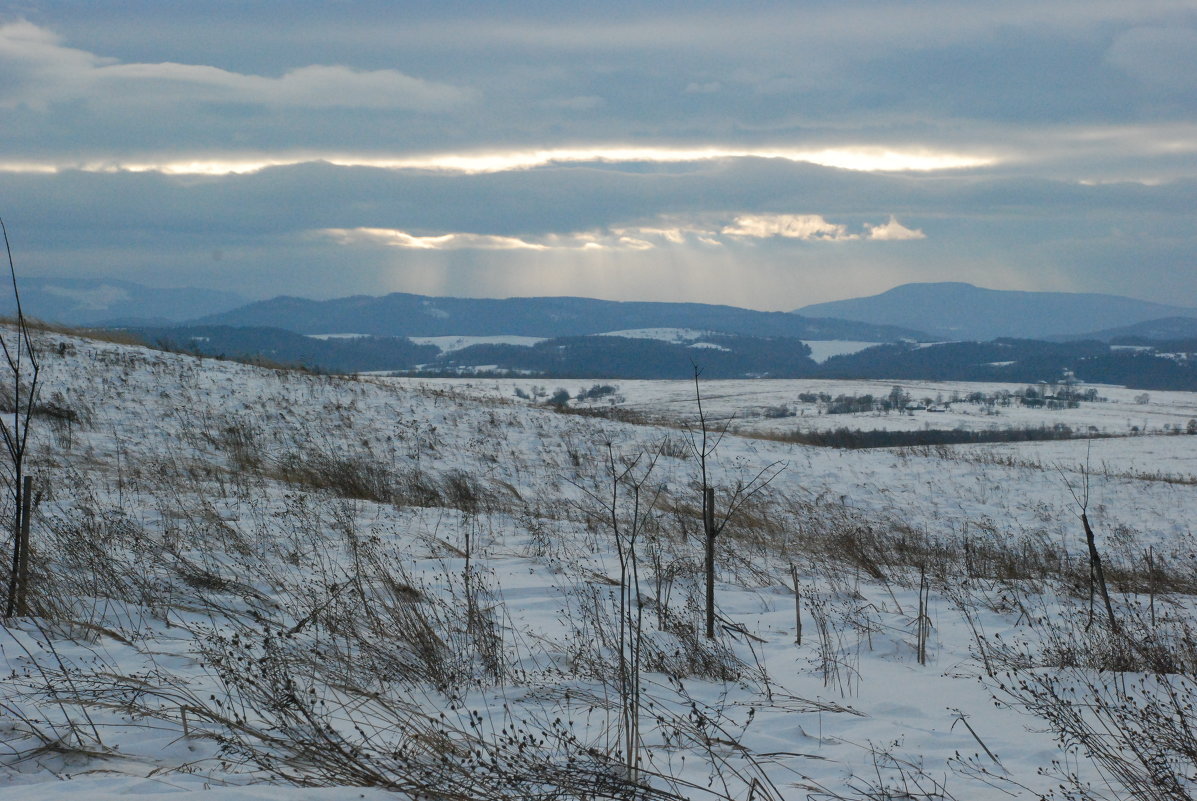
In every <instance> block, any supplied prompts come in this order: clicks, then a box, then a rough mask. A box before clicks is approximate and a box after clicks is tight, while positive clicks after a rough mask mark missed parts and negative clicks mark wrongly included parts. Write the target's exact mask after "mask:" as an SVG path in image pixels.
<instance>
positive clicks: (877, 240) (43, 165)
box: [0, 0, 1197, 310]
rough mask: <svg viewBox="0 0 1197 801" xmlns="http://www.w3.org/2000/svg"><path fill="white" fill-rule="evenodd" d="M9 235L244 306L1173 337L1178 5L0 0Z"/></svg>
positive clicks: (3, 205) (1191, 144)
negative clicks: (885, 309) (635, 304)
mask: <svg viewBox="0 0 1197 801" xmlns="http://www.w3.org/2000/svg"><path fill="white" fill-rule="evenodd" d="M575 5H577V6H578V7H575ZM0 216H2V217H3V219H4V221H5V223H6V225H7V227H8V231H9V235H10V239H11V244H12V248H13V255H14V260H15V262H16V265H17V269H18V271H19V272H20V273H21V274H24V275H38V276H58V277H80V278H105V279H115V278H120V279H125V280H132V281H136V282H139V283H143V284H147V285H150V286H160V287H182V286H194V287H202V288H209V289H223V290H229V291H234V292H239V293H241V294H243V295H245V296H246V297H248V298H266V297H273V296H275V295H280V294H287V295H299V296H304V297H312V298H330V297H341V296H345V295H351V294H383V293H386V292H396V291H402V292H417V293H422V294H432V295H456V296H471V297H511V296H530V295H575V296H586V297H600V298H609V299H615V300H661V301H666V300H668V301H698V302H707V303H728V304H732V305H738V306H745V307H749V308H757V309H767V310H790V309H794V308H799V307H801V306H804V305H806V304H808V303H817V302H822V301H827V300H835V299H839V298H846V297H856V296H861V295H869V294H874V293H876V292H881V291H884V290H886V289H889V288H891V287H893V286H896V285H898V284H903V283H907V282H912V281H967V282H970V283H974V284H977V285H980V286H986V287H991V288H996V289H1018V290H1063V291H1087V292H1109V293H1114V294H1121V295H1129V296H1132V297H1138V298H1143V299H1147V300H1155V301H1159V302H1165V303H1172V304H1178V305H1188V306H1197V280H1195V279H1197V258H1195V255H1194V254H1197V0H1185V1H1163V0H1136V1H1135V2H1126V0H1000V2H991V1H990V0H970V2H967V3H964V2H959V0H942V1H941V0H925V1H924V0H901V1H893V2H891V1H890V0H868V1H854V0H836V1H835V2H830V1H827V2H824V0H812V1H811V2H784V3H782V2H777V3H774V2H754V3H740V2H723V3H713V2H704V1H703V0H686V1H685V2H680V1H679V2H660V1H658V2H645V1H644V0H641V1H640V2H619V1H618V0H617V1H616V2H606V3H603V4H587V5H584V6H583V5H581V4H569V3H560V2H547V1H546V2H540V1H539V0H537V1H536V2H511V3H502V4H500V3H482V2H475V3H468V2H443V1H442V2H435V3H433V2H420V1H419V0H413V1H412V2H404V3H393V2H349V1H348V0H344V1H342V2H336V1H333V2H310V1H309V0H288V2H273V1H271V0H261V1H260V2H254V3H212V2H196V1H195V0H187V1H186V2H178V1H176V0H125V1H123V2H120V3H95V2H90V1H89V2H83V1H82V0H80V1H78V2H68V1H67V0H60V1H58V2H36V0H18V1H16V2H9V1H8V0H0Z"/></svg>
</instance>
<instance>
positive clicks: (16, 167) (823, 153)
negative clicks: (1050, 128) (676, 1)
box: [0, 146, 996, 175]
mask: <svg viewBox="0 0 1197 801" xmlns="http://www.w3.org/2000/svg"><path fill="white" fill-rule="evenodd" d="M729 158H766V159H785V160H786V161H793V162H802V163H807V164H817V165H820V166H823V167H836V168H839V169H845V170H856V171H861V172H906V171H918V172H927V171H933V170H957V169H966V168H971V167H985V166H989V165H992V164H994V163H995V162H996V159H994V158H992V157H988V156H978V155H970V154H965V153H952V152H947V151H934V150H926V149H910V150H901V149H889V148H878V147H843V148H825V149H821V150H800V149H786V148H724V147H705V148H669V147H603V146H595V147H585V148H548V149H529V150H510V151H502V152H471V153H436V154H427V155H419V156H406V157H402V158H397V157H395V158H388V157H382V156H347V155H336V154H320V153H305V154H297V155H293V156H282V157H274V158H270V157H262V156H240V157H238V156H232V157H228V158H210V159H186V160H182V159H179V160H172V159H169V158H162V159H160V160H158V159H138V160H130V161H121V160H119V159H113V160H95V161H86V162H75V163H59V164H52V163H33V162H10V163H2V162H0V171H4V172H56V171H60V170H70V169H75V170H83V171H85V172H160V173H163V174H166V175H236V174H245V173H252V172H257V171H258V170H263V169H266V168H268V167H280V166H288V165H294V164H304V163H310V162H316V161H322V162H326V163H329V164H334V165H337V166H341V167H375V168H379V169H393V170H433V171H444V172H457V173H467V174H479V173H494V172H507V171H511V170H528V169H534V168H536V167H544V166H548V165H551V164H580V163H604V164H620V163H660V164H677V163H684V162H700V161H714V160H718V159H729Z"/></svg>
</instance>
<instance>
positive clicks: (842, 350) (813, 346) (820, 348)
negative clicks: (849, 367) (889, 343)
mask: <svg viewBox="0 0 1197 801" xmlns="http://www.w3.org/2000/svg"><path fill="white" fill-rule="evenodd" d="M802 341H803V342H804V343H806V344H807V345H808V346H809V347H810V357H811V358H812V359H814V360H815V361H816V362H818V363H819V364H822V363H823V362H825V361H827V360H828V359H830V358H831V357H832V356H850V355H851V354H853V353H860V352H861V351H862V350H865V349H867V348H872V347H875V346H877V345H881V344H884V343H881V342H857V341H855V340H849V339H828V340H820V339H804V340H802Z"/></svg>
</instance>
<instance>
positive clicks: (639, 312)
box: [188, 292, 926, 342]
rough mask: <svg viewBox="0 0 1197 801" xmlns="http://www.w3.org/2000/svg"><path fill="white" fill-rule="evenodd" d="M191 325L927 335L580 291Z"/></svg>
mask: <svg viewBox="0 0 1197 801" xmlns="http://www.w3.org/2000/svg"><path fill="white" fill-rule="evenodd" d="M188 324H189V325H231V326H260V327H271V328H283V329H286V330H289V331H295V332H296V333H301V334H333V333H354V334H369V335H373V336H405V337H411V336H420V337H427V336H454V335H456V336H465V335H469V336H493V335H518V336H536V337H568V336H587V335H590V334H601V333H606V332H609V331H621V330H627V329H636V328H694V329H705V330H711V331H719V332H723V333H729V334H743V335H749V336H785V337H795V338H805V339H856V340H868V341H877V342H892V341H898V340H901V339H925V338H926V335H925V334H924V333H923V332H922V331H921V330H919V329H914V328H907V327H901V326H888V325H874V324H871V323H856V322H854V321H847V320H836V319H829V318H819V319H806V318H804V317H802V316H801V315H794V314H791V313H789V312H765V311H756V310H753V309H742V308H739V307H736V306H727V305H715V304H706V303H668V302H650V301H614V300H600V299H596V298H578V297H522V298H454V297H436V296H429V295H416V294H411V293H405V292H393V293H390V294H388V295H382V296H371V295H352V296H349V297H345V298H333V299H331V300H309V299H306V298H297V297H294V296H279V297H277V298H272V299H269V300H263V301H256V302H254V303H250V304H247V305H245V306H242V307H239V308H236V309H232V310H229V311H226V312H222V313H218V314H213V315H207V316H203V317H199V318H197V319H193V320H190V321H188Z"/></svg>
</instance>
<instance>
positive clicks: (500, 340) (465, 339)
mask: <svg viewBox="0 0 1197 801" xmlns="http://www.w3.org/2000/svg"><path fill="white" fill-rule="evenodd" d="M410 339H411V341H412V342H414V343H416V344H417V345H435V346H436V347H438V348H440V350H441V353H452V352H453V351H455V350H462V349H463V348H468V347H470V346H471V345H520V346H523V347H531V346H532V345H535V344H537V343H538V342H544V341H545V337H522V336H516V335H514V334H509V335H502V336H443V337H411V338H410Z"/></svg>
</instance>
